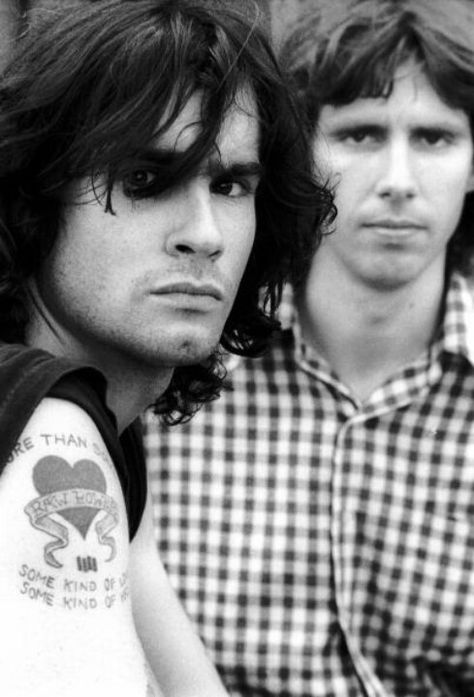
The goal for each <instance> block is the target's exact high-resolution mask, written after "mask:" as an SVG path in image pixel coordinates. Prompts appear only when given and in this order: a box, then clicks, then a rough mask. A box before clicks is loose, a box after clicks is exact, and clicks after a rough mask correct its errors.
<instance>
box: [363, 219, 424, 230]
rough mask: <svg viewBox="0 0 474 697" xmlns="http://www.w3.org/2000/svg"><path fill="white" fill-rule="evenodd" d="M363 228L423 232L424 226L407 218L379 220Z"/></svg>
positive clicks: (366, 224) (372, 221)
mask: <svg viewBox="0 0 474 697" xmlns="http://www.w3.org/2000/svg"><path fill="white" fill-rule="evenodd" d="M364 227H377V228H386V229H388V230H407V229H410V230H424V229H425V226H424V225H421V224H420V223H418V222H416V221H415V220H410V219H408V218H380V219H377V220H371V221H370V222H369V223H365V224H364Z"/></svg>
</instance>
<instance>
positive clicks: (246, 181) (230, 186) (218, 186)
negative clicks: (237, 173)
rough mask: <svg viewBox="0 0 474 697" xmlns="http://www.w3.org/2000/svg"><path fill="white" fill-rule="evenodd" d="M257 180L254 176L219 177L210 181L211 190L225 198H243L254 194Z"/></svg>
mask: <svg viewBox="0 0 474 697" xmlns="http://www.w3.org/2000/svg"><path fill="white" fill-rule="evenodd" d="M258 182H259V178H258V177H256V176H241V177H234V176H229V177H219V178H217V179H216V180H214V181H213V182H212V183H211V191H212V193H214V194H218V195H219V196H225V197H227V198H243V197H245V196H253V195H254V194H255V192H256V190H257V186H258Z"/></svg>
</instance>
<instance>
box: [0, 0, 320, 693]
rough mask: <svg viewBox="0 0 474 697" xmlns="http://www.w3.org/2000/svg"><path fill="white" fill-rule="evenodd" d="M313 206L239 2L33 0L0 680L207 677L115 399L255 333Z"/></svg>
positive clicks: (303, 254) (255, 341) (0, 212)
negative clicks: (63, 2) (42, 0)
mask: <svg viewBox="0 0 474 697" xmlns="http://www.w3.org/2000/svg"><path fill="white" fill-rule="evenodd" d="M329 208H330V197H329V195H328V194H327V192H326V191H325V190H324V189H322V188H320V187H319V186H318V185H317V184H316V183H315V181H314V179H313V176H312V174H311V163H310V158H309V156H308V148H307V144H306V140H305V137H304V134H303V131H302V129H301V126H300V124H299V121H298V117H297V114H296V111H295V108H294V104H293V100H292V98H291V95H290V92H289V91H288V88H287V86H286V84H285V82H284V80H283V79H282V77H281V75H280V73H279V70H278V67H277V65H276V63H275V60H274V57H273V54H272V51H271V49H270V48H269V46H268V43H267V41H266V39H265V37H264V36H263V35H262V33H261V31H260V30H259V29H258V22H257V20H255V21H254V22H252V21H251V20H249V19H248V17H247V15H245V16H243V15H242V16H241V15H240V14H238V13H235V12H233V11H231V10H229V9H226V8H225V7H224V6H223V5H221V4H220V3H218V2H212V3H211V4H209V5H208V4H207V3H205V2H201V1H200V0H172V1H169V2H167V1H161V2H160V1H158V0H136V1H134V2H132V1H130V2H128V1H126V0H124V1H119V0H106V1H104V2H94V3H84V4H82V5H79V6H78V7H74V8H73V7H69V6H68V7H67V8H66V10H63V9H61V7H60V6H58V8H57V10H48V11H46V12H45V14H44V17H42V16H41V14H40V13H37V14H36V15H35V21H34V23H33V25H32V27H31V28H30V30H29V31H26V32H25V33H24V35H23V37H22V38H21V40H20V41H19V46H18V51H17V52H16V54H15V55H14V56H13V58H12V61H11V64H10V67H9V69H8V70H7V71H6V73H5V75H4V77H3V79H2V81H1V84H0V315H1V329H0V339H1V342H2V343H1V345H0V394H1V395H2V397H1V400H0V424H1V425H0V430H1V434H2V435H1V442H0V472H1V476H0V616H1V618H2V619H1V629H0V643H1V651H0V692H1V694H2V695H8V697H25V695H34V696H35V697H44V696H45V695H61V694H64V695H69V696H77V695H84V694H87V695H90V696H91V697H95V696H99V695H100V696H101V697H103V696H104V695H127V697H128V696H130V697H135V696H138V695H143V697H145V695H148V696H149V697H151V695H159V694H162V693H164V694H165V695H182V696H185V695H186V696H189V697H190V696H191V695H193V697H194V696H196V695H202V696H203V697H210V696H211V695H216V696H217V695H223V694H225V691H224V688H223V687H222V685H221V683H220V681H219V679H218V677H217V674H216V673H215V671H214V670H213V668H212V667H211V665H210V663H209V662H208V661H207V659H206V657H205V654H204V652H203V649H202V646H201V644H200V642H199V640H198V639H197V637H196V636H195V634H194V633H193V631H192V629H191V628H190V627H189V626H188V623H187V620H186V618H185V615H184V613H183V612H182V610H181V609H180V606H179V603H178V602H177V601H176V598H175V596H174V595H173V593H172V591H171V588H170V586H169V584H168V582H167V579H166V575H165V573H164V570H163V567H162V566H161V564H160V561H159V559H158V555H157V551H156V545H155V543H154V538H153V529H152V523H151V509H150V505H149V504H147V502H146V501H147V487H146V469H145V463H144V460H143V454H142V451H141V450H140V437H139V432H138V431H137V423H136V418H137V416H138V415H139V413H140V412H141V411H143V410H144V409H145V408H146V407H148V406H149V405H153V408H154V410H155V411H156V412H157V413H158V414H160V415H161V417H162V418H163V419H164V420H167V421H179V420H180V419H186V418H189V417H190V416H191V415H192V414H193V412H194V411H195V410H196V409H197V408H198V407H199V406H200V405H201V404H202V403H204V402H206V401H207V400H209V399H212V398H213V397H215V396H216V395H217V394H218V392H219V389H220V386H221V383H222V379H223V375H224V370H223V367H222V362H221V352H222V349H223V348H225V349H228V350H230V351H233V352H236V353H238V354H241V355H244V356H250V355H254V354H256V353H258V352H260V351H261V350H262V349H263V348H264V346H265V344H266V342H267V340H268V338H269V336H270V335H271V333H272V331H273V330H274V328H275V326H276V320H275V317H274V313H275V308H276V306H277V304H278V301H279V296H280V291H281V285H282V283H283V281H284V279H285V278H286V277H288V276H290V277H293V276H297V274H298V273H299V272H300V270H302V269H304V267H305V264H307V263H308V261H309V259H310V258H311V256H312V253H313V251H314V248H315V245H316V244H317V232H316V229H317V228H318V225H319V223H320V221H321V220H322V218H323V216H324V215H325V214H326V212H327V211H328V210H329ZM150 667H151V670H150Z"/></svg>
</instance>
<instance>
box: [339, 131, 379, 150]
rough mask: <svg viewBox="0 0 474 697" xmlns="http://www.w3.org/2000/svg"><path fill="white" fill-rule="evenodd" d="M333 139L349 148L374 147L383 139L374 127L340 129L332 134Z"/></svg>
mask: <svg viewBox="0 0 474 697" xmlns="http://www.w3.org/2000/svg"><path fill="white" fill-rule="evenodd" d="M334 137H335V139H336V140H338V141H339V142H341V143H344V144H346V145H351V146H356V147H357V146H370V145H376V144H377V143H379V142H381V141H382V139H383V133H382V131H381V129H378V128H376V127H374V126H352V127H350V128H341V129H339V130H337V131H336V132H335V133H334Z"/></svg>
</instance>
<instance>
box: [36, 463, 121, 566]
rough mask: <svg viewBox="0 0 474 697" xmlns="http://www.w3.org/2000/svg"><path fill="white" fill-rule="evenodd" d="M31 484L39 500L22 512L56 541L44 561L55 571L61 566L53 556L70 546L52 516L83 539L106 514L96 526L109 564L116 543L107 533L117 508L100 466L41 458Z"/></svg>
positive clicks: (116, 517)
mask: <svg viewBox="0 0 474 697" xmlns="http://www.w3.org/2000/svg"><path fill="white" fill-rule="evenodd" d="M33 484H34V486H35V489H36V491H37V492H38V493H39V494H40V497H39V498H37V499H34V500H33V501H30V503H29V504H28V505H27V506H26V507H25V512H26V513H27V515H28V516H29V518H30V522H31V524H32V525H33V527H35V528H37V529H39V530H42V531H43V532H46V533H47V534H48V535H51V536H52V537H54V538H55V540H54V542H50V543H48V544H47V545H46V547H45V552H44V554H45V561H46V562H47V563H48V564H50V565H51V566H55V567H56V568H58V567H61V566H62V564H60V563H59V562H58V560H57V559H56V558H55V556H54V555H53V552H54V551H56V550H58V549H63V548H64V547H66V546H67V545H68V543H69V532H68V529H67V527H66V526H64V525H62V524H61V523H59V522H58V521H57V520H56V519H55V518H54V517H53V516H61V517H62V518H63V519H64V520H65V521H67V522H68V523H69V524H70V525H72V526H73V527H74V528H75V529H76V530H77V531H78V532H79V533H80V535H81V536H82V538H83V539H86V537H87V534H88V532H89V528H90V527H91V525H92V522H93V520H94V518H95V517H96V516H97V515H98V514H99V513H100V512H101V511H105V513H106V515H105V517H104V518H102V519H101V520H98V521H97V522H96V524H95V531H96V533H97V537H98V540H99V542H100V544H103V545H108V546H109V547H110V550H111V552H110V556H109V558H108V559H107V561H110V560H111V559H113V558H114V557H115V554H116V543H115V540H114V538H113V537H111V536H109V535H108V533H109V532H110V531H111V530H112V529H113V528H114V527H115V526H116V525H117V524H118V520H119V516H118V506H117V503H116V502H115V501H114V499H112V498H111V497H110V496H107V494H106V491H107V483H106V480H105V477H104V474H103V472H102V470H101V469H100V467H99V466H98V465H97V464H96V463H95V462H94V461H93V460H86V459H83V460H78V461H77V462H75V463H74V465H73V466H71V465H70V464H69V463H68V462H67V461H66V460H64V459H63V458H62V457H58V456H56V455H49V456H47V457H43V458H41V460H39V461H38V462H37V463H36V465H35V466H34V468H33Z"/></svg>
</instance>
